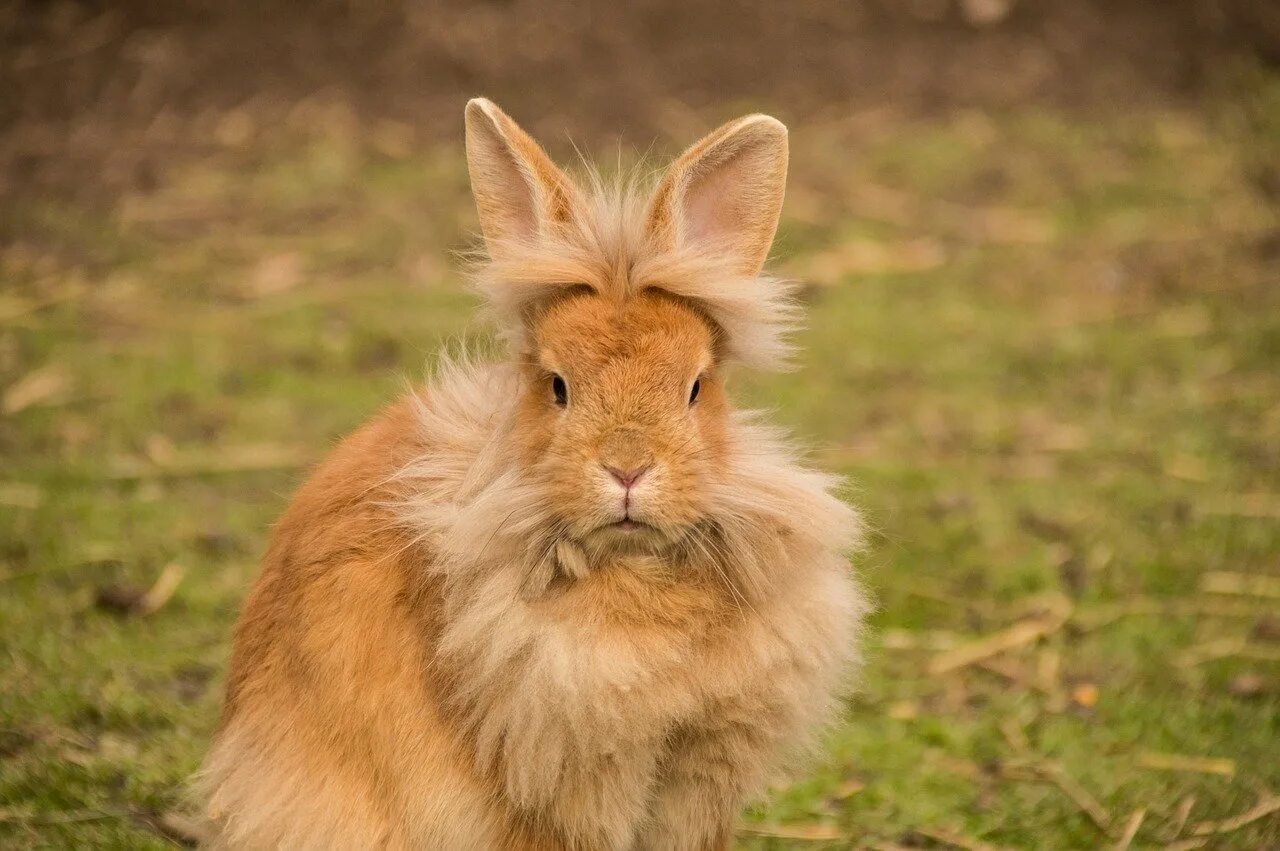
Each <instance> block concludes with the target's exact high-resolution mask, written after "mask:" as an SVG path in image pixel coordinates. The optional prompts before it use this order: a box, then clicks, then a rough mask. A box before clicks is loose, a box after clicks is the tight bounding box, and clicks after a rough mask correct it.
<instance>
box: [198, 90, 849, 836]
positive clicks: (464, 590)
mask: <svg viewBox="0 0 1280 851" xmlns="http://www.w3.org/2000/svg"><path fill="white" fill-rule="evenodd" d="M466 133H467V161H468V165H469V168H470V172H471V184H472V190H473V192H474V195H475V199H476V205H477V207H478V209H479V214H480V223H481V226H482V229H483V232H484V238H485V242H486V245H487V247H488V254H489V262H488V263H487V264H486V265H485V267H484V269H483V271H482V273H481V275H480V281H479V284H480V288H481V290H482V291H483V292H484V293H485V295H486V296H487V298H488V300H489V302H490V304H491V305H492V307H493V308H494V310H495V313H496V314H497V318H498V320H499V323H500V327H501V330H502V332H503V334H504V337H505V339H506V341H507V342H508V344H509V351H510V357H509V359H508V360H507V362H505V363H500V364H476V363H469V362H462V361H455V362H452V363H449V364H447V365H445V366H444V367H442V368H441V369H440V371H439V374H438V375H437V376H436V377H435V378H434V380H433V381H432V382H431V384H430V385H429V386H428V387H426V388H425V389H423V390H421V391H419V392H415V393H413V394H410V395H409V396H407V397H406V398H404V399H401V400H400V401H398V402H396V403H394V404H392V405H391V406H390V407H389V408H387V409H386V410H385V411H383V412H382V413H381V414H380V415H378V416H377V417H375V418H374V419H373V420H372V421H371V422H369V423H368V424H366V425H365V426H363V427H362V428H361V429H359V430H358V431H357V432H356V433H355V434H353V435H352V436H350V437H349V438H347V439H346V440H345V441H344V442H343V443H342V444H341V445H340V446H339V447H338V449H337V450H336V451H335V452H334V453H333V454H332V456H330V457H329V459H328V460H327V461H325V462H324V463H323V464H322V465H321V466H320V468H319V469H318V470H317V471H316V472H315V474H314V475H313V476H312V477H311V479H310V481H308V482H307V483H306V484H305V485H304V486H303V487H302V489H301V490H300V491H299V492H298V494H297V496H296V497H295V498H294V500H293V503H292V505H290V507H289V509H288V510H287V511H286V512H285V514H284V517H283V518H282V519H281V520H280V522H279V524H278V526H277V527H276V529H275V534H274V538H273V540H272V542H271V546H270V548H269V549H268V551H267V554H266V558H265V562H264V567H263V571H262V575H261V577H260V578H259V579H258V582H257V585H256V586H255V588H254V589H253V592H252V594H251V595H250V597H249V599H248V602H247V603H246V605H245V609H244V613H243V616H242V617H241V620H240V623H239V626H238V628H237V630H236V637H235V651H234V654H233V656H232V659H231V667H230V672H229V675H228V679H227V696H226V706H225V710H224V714H223V718H222V723H221V726H220V728H219V730H218V733H217V737H216V741H215V742H214V744H213V748H212V750H211V752H210V754H209V756H208V759H207V760H206V763H205V766H204V769H203V771H202V774H201V781H202V784H203V787H204V789H205V791H206V793H207V796H208V800H209V811H210V815H211V817H212V819H213V821H214V824H215V827H216V833H217V836H216V839H215V840H214V843H215V844H216V845H219V846H223V847H233V848H290V849H292V848H428V849H435V848H439V849H472V848H475V849H547V851H550V849H722V848H727V847H729V844H730V842H731V836H732V826H733V822H734V819H735V816H736V814H737V813H738V811H739V809H740V807H741V806H742V805H743V803H744V801H746V800H747V799H749V798H750V797H751V796H753V795H757V794H759V793H760V792H761V791H762V788H763V786H764V784H765V782H766V781H767V779H768V778H769V777H770V776H771V775H772V774H773V773H774V772H775V771H776V770H777V769H778V767H779V766H780V764H781V763H782V762H783V760H784V759H785V757H786V756H787V755H788V754H790V753H795V752H796V750H797V748H798V746H800V745H802V744H803V743H804V742H805V740H806V738H807V737H808V736H809V735H810V734H811V733H812V732H814V730H815V729H816V728H817V727H819V726H820V725H821V724H822V723H823V722H824V721H826V720H828V719H829V717H830V716H831V713H832V710H833V708H834V707H835V705H836V692H837V690H838V689H839V687H840V685H841V681H842V678H843V677H844V676H845V675H846V674H847V673H848V672H849V670H850V668H851V666H852V664H853V662H854V661H855V659H856V655H857V654H856V645H857V636H858V629H859V625H860V621H861V619H862V615H863V612H864V610H865V609H866V604H865V602H864V599H863V597H862V594H861V592H860V591H859V589H858V587H857V585H856V584H855V582H854V580H853V578H852V576H851V573H850V569H849V565H848V562H847V560H846V557H845V553H846V552H847V551H848V550H849V549H851V548H852V547H853V546H854V545H856V543H857V539H858V536H859V523H858V519H857V515H856V514H855V513H854V511H853V510H852V509H850V508H849V507H847V506H846V505H844V504H843V503H842V502H840V501H839V500H838V499H836V498H835V497H834V496H832V495H831V489H832V487H833V485H834V484H835V483H836V482H835V481H834V480H833V479H832V478H830V477H828V476H825V475H822V474H820V473H818V472H814V471H812V470H809V469H806V468H805V467H803V466H801V465H800V464H799V463H798V462H797V460H796V459H795V457H794V455H793V453H792V452H791V451H789V450H788V448H787V447H786V445H785V443H784V442H783V438H782V436H780V435H779V434H778V433H777V432H775V431H773V430H771V429H770V428H768V427H767V426H765V425H762V424H761V423H760V422H759V421H758V420H757V418H756V417H754V416H753V415H751V414H746V413H742V412H737V411H734V410H733V409H732V407H731V406H730V404H729V402H728V400H727V399H726V397H725V393H724V389H723V384H722V381H723V379H722V372H723V369H724V368H725V366H726V365H727V364H729V363H731V362H733V361H742V362H747V363H750V364H755V365H757V366H769V365H771V364H777V363H778V362H779V361H780V360H781V359H782V358H783V357H784V356H785V355H786V353H787V347H786V344H785V340H784V337H785V335H786V332H787V331H788V330H789V328H790V326H791V325H792V323H793V321H794V319H795V307H794V305H793V303H792V301H790V299H789V293H788V289H787V287H786V286H785V285H784V284H783V283H781V282H780V281H777V280H775V279H772V278H769V277H767V276H761V275H760V269H761V265H762V264H763V262H764V259H765V256H766V254H767V253H768V250H769V246H770V244H771V242H772V240H773V234H774V230H775V228H776V227H777V221H778V214H779V210H780V207H781V205H782V196H783V191H784V185H785V181H786V169H787V131H786V128H785V127H783V125H782V124H780V123H779V122H778V121H776V120H775V119H773V118H769V117H767V116H763V115H752V116H748V117H746V118H742V119H739V120H737V121H733V122H731V123H729V124H726V125H725V126H723V127H721V128H720V129H719V130H716V131H715V132H714V133H712V134H711V135H709V136H707V137H706V138H705V139H703V140H701V141H700V142H698V143H697V144H695V145H694V146H693V147H692V148H690V149H689V150H687V151H686V152H685V153H684V154H682V155H681V156H680V157H679V158H678V159H677V160H676V161H675V163H674V164H672V165H671V167H670V168H669V169H668V170H667V171H666V172H665V174H664V175H663V176H662V177H661V179H660V180H659V182H658V183H657V186H656V188H655V189H654V190H653V191H652V193H649V194H648V195H647V197H646V195H642V194H640V193H638V192H637V191H635V189H634V188H632V187H629V186H623V187H621V188H608V187H605V186H603V185H602V184H601V182H600V181H599V180H594V179H593V180H592V181H590V183H589V184H588V185H586V186H579V185H578V184H576V183H575V182H573V181H572V180H571V179H570V178H569V177H568V176H566V175H565V174H564V173H563V172H562V171H561V170H560V169H558V168H557V167H556V166H555V165H554V164H552V162H551V161H550V160H549V159H548V158H547V156H546V154H545V153H544V152H543V150H542V149H541V148H540V147H539V146H538V145H537V143H535V142H534V141H533V140H532V139H530V138H529V137H528V136H527V135H526V134H525V133H524V132H523V131H522V130H521V129H520V128H519V127H518V126H517V125H516V124H515V122H513V121H512V120H511V119H510V118H508V117H507V116H506V115H505V114H504V113H502V112H501V111H500V110H499V109H498V108H497V107H496V106H494V105H493V104H492V103H490V102H488V101H486V100H480V99H477V100H473V101H471V102H470V103H469V104H468V105H467V110H466Z"/></svg>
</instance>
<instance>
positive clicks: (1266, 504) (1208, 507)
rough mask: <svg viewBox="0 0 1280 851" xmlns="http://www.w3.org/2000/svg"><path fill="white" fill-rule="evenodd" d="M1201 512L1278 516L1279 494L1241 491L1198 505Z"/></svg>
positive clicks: (1267, 518) (1241, 515)
mask: <svg viewBox="0 0 1280 851" xmlns="http://www.w3.org/2000/svg"><path fill="white" fill-rule="evenodd" d="M1196 510H1197V511H1199V512H1200V513H1201V514H1208V515H1215V514H1216V515H1225V516H1229V517H1230V516H1233V517H1253V518H1257V519H1259V520H1272V519H1276V518H1280V495H1277V494H1273V493H1242V494H1238V495H1235V496H1227V497H1223V498H1221V499H1219V500H1216V501H1214V502H1211V503H1207V504H1203V505H1198V506H1196Z"/></svg>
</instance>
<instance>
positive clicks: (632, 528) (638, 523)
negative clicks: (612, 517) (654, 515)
mask: <svg viewBox="0 0 1280 851" xmlns="http://www.w3.org/2000/svg"><path fill="white" fill-rule="evenodd" d="M609 528H610V529H618V530H619V531H622V532H640V531H643V530H645V529H652V528H653V527H652V526H650V525H649V524H648V523H645V522H644V521H643V520H636V519H635V518H634V517H624V518H622V519H621V520H618V521H616V522H614V523H610V524H609Z"/></svg>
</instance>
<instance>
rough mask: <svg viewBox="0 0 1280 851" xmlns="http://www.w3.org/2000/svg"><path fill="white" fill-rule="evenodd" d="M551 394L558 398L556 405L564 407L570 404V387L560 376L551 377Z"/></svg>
mask: <svg viewBox="0 0 1280 851" xmlns="http://www.w3.org/2000/svg"><path fill="white" fill-rule="evenodd" d="M551 393H552V395H554V396H555V397H556V404H557V405H559V406H560V407H562V408H563V407H564V406H565V405H567V404H569V385H567V384H565V383H564V379H563V378H561V377H560V376H558V375H553V376H551Z"/></svg>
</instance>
